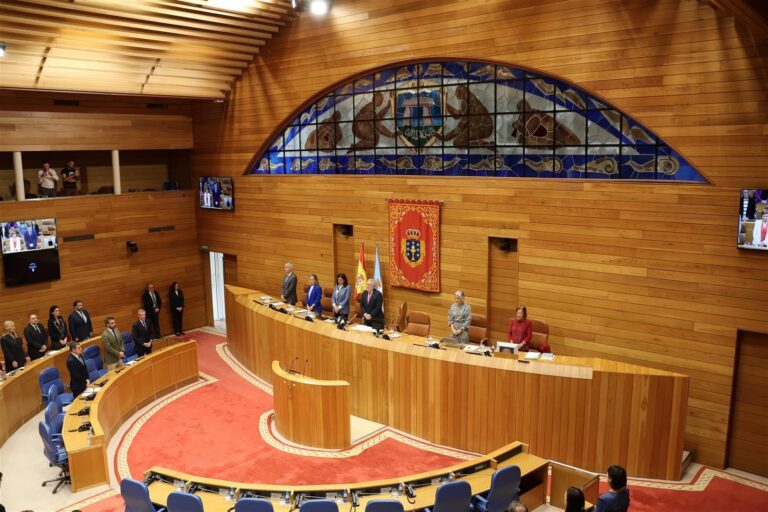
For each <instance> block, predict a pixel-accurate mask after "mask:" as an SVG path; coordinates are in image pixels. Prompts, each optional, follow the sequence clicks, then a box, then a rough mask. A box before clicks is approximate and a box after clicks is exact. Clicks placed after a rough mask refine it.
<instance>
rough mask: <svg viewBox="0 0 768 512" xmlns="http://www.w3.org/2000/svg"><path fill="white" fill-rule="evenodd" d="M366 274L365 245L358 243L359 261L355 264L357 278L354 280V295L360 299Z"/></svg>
mask: <svg viewBox="0 0 768 512" xmlns="http://www.w3.org/2000/svg"><path fill="white" fill-rule="evenodd" d="M366 281H368V274H366V273H365V245H364V244H363V243H362V242H361V243H360V259H359V260H358V262H357V278H356V279H355V293H356V294H357V296H358V297H360V296H361V295H362V294H363V292H364V291H365V283H366Z"/></svg>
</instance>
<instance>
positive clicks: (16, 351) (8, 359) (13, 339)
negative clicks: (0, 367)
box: [0, 320, 29, 372]
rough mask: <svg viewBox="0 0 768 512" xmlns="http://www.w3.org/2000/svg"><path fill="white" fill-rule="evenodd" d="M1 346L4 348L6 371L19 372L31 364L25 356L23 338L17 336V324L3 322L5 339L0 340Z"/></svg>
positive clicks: (7, 321)
mask: <svg viewBox="0 0 768 512" xmlns="http://www.w3.org/2000/svg"><path fill="white" fill-rule="evenodd" d="M0 345H2V347H3V359H5V371H7V372H10V371H11V370H18V369H19V368H23V367H24V366H26V364H27V363H28V362H29V357H27V355H26V354H24V346H23V345H22V344H21V338H20V337H19V335H18V334H16V324H15V323H14V322H13V321H12V320H6V321H5V322H3V337H2V339H0Z"/></svg>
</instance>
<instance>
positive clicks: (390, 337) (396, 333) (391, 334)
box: [388, 332, 402, 340]
mask: <svg viewBox="0 0 768 512" xmlns="http://www.w3.org/2000/svg"><path fill="white" fill-rule="evenodd" d="M388 336H389V339H391V340H394V339H395V338H399V337H400V336H402V334H400V333H399V332H391V333H389V335H388Z"/></svg>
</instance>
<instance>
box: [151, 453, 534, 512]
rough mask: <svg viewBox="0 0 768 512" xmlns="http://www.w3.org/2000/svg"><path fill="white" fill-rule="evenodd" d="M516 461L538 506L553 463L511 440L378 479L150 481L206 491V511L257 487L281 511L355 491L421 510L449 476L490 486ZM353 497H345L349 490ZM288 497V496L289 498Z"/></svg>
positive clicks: (157, 493)
mask: <svg viewBox="0 0 768 512" xmlns="http://www.w3.org/2000/svg"><path fill="white" fill-rule="evenodd" d="M512 464H516V465H518V466H519V467H520V470H521V473H522V476H523V478H522V481H521V497H520V499H521V500H522V501H523V502H524V503H526V505H528V507H529V508H530V509H531V510H533V509H534V508H535V507H537V506H539V505H543V504H544V503H546V489H547V485H546V483H547V464H548V462H547V461H546V460H544V459H541V458H539V457H536V456H534V455H531V454H530V453H528V452H527V446H525V445H524V444H522V443H518V442H515V443H511V444H509V445H507V446H504V447H503V448H500V449H499V450H496V451H494V452H493V453H490V454H488V455H484V456H482V457H477V458H475V459H472V460H468V461H463V462H461V463H458V464H454V465H453V466H448V467H445V468H441V469H437V470H434V471H429V472H426V473H418V474H415V475H408V476H404V477H398V478H393V479H389V480H376V481H370V482H359V483H354V484H350V483H339V484H326V485H299V486H277V485H267V484H253V483H243V482H231V481H226V480H216V479H207V478H199V477H196V476H193V475H189V474H186V473H181V472H178V471H173V470H169V469H166V468H160V467H154V468H152V469H150V470H149V471H147V472H146V473H145V478H146V477H148V476H150V475H154V476H158V477H160V478H161V479H162V480H155V481H153V482H152V483H150V484H149V485H148V489H149V496H150V499H151V500H152V502H153V503H156V504H158V505H162V506H165V504H166V503H167V501H168V495H169V494H170V493H171V492H174V491H177V490H179V489H183V490H184V491H186V492H193V493H194V494H197V495H198V496H200V498H201V499H202V500H203V504H204V507H205V511H206V512H226V511H227V510H228V509H230V508H231V507H232V506H233V502H232V500H231V499H227V495H228V494H230V493H231V494H232V495H234V497H235V499H239V497H241V496H243V493H245V492H248V491H255V492H256V494H258V495H259V496H261V497H264V498H266V499H269V500H270V501H271V502H272V505H273V507H274V509H275V510H276V511H277V512H289V511H290V510H292V509H293V507H295V506H297V502H298V501H300V500H301V499H302V498H303V497H309V498H330V499H335V500H336V501H337V502H338V503H340V504H344V506H351V501H350V498H349V496H350V494H351V493H352V492H356V493H359V495H360V498H359V503H360V505H359V508H358V510H365V506H366V504H367V503H368V502H369V501H373V500H379V499H393V500H397V501H400V502H401V503H402V504H403V508H404V509H405V510H406V511H414V510H420V509H422V508H424V507H428V506H432V505H434V503H435V493H436V492H437V489H438V488H439V487H440V486H441V485H442V484H443V483H444V482H446V481H449V480H451V479H461V480H466V481H467V482H469V484H470V486H471V487H472V493H473V494H480V493H484V492H487V491H488V490H489V489H490V486H491V476H492V475H493V472H494V471H495V470H496V468H497V467H499V468H501V467H505V466H509V465H512ZM462 474H465V475H464V476H462ZM404 484H412V485H413V486H414V488H415V490H416V496H415V498H414V499H412V500H409V499H408V498H407V497H406V496H403V495H402V491H401V489H402V486H403V485H404ZM345 492H346V493H347V494H346V496H347V498H346V499H345V498H344V493H345ZM285 497H287V498H288V499H287V500H286V499H284V498H285Z"/></svg>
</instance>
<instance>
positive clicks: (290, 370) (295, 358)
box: [288, 356, 299, 373]
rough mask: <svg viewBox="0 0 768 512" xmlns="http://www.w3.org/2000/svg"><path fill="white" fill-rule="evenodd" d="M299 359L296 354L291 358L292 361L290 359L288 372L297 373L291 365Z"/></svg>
mask: <svg viewBox="0 0 768 512" xmlns="http://www.w3.org/2000/svg"><path fill="white" fill-rule="evenodd" d="M298 360H299V356H296V357H294V358H293V361H291V367H290V369H289V370H288V373H297V372H296V370H294V369H293V365H294V364H296V361H298Z"/></svg>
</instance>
